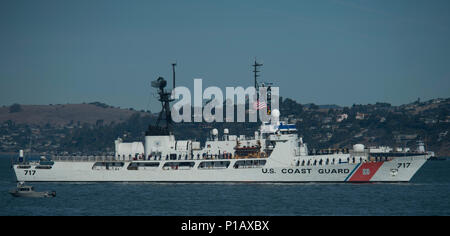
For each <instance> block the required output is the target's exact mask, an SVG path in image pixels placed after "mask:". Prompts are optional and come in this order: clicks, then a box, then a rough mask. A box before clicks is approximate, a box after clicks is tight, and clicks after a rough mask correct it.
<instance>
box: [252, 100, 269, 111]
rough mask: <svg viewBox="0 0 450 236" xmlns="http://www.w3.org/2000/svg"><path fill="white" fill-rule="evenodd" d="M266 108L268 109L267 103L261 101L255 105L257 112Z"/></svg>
mask: <svg viewBox="0 0 450 236" xmlns="http://www.w3.org/2000/svg"><path fill="white" fill-rule="evenodd" d="M265 107H267V104H266V102H265V101H261V100H260V101H257V102H255V103H253V109H255V110H259V109H263V108H265Z"/></svg>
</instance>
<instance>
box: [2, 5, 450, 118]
mask: <svg viewBox="0 0 450 236" xmlns="http://www.w3.org/2000/svg"><path fill="white" fill-rule="evenodd" d="M448 12H450V1H448V0H395V1H392V0H311V1H306V0H295V1H263V0H255V1H245V0H240V1H234V0H227V1H218V0H209V1H195V0H192V1H175V0H164V1H156V0H145V1H133V0H129V1H124V0H104V1H103V0H95V1H94V0H87V1H86V0H76V1H69V0H55V1H48V0H40V1H31V0H27V1H24V0H2V1H0V105H6V106H8V105H11V104H13V103H20V104H66V103H82V102H94V101H99V102H104V103H107V104H109V105H112V106H119V107H122V108H135V109H145V110H147V109H149V110H152V111H155V112H156V111H158V110H159V109H160V108H159V104H158V102H157V99H156V97H155V95H156V94H155V90H154V89H152V88H151V87H150V82H151V81H152V80H155V79H156V78H157V77H159V76H162V77H164V78H166V79H167V80H169V81H170V82H169V86H171V80H172V68H171V63H173V62H176V63H177V64H178V66H177V85H178V86H186V87H188V88H191V89H193V79H194V78H202V79H203V87H204V88H205V87H208V86H218V87H220V88H225V87H227V86H230V87H237V86H243V87H248V86H251V85H252V84H253V73H252V67H251V65H252V63H253V62H254V60H255V58H256V59H257V60H258V62H260V63H262V64H264V65H263V67H262V68H261V78H260V81H265V82H273V83H274V84H275V85H276V86H278V87H280V95H281V96H282V97H289V98H292V99H294V100H296V101H298V102H300V103H315V104H337V105H341V106H349V105H352V104H368V103H371V104H373V103H376V102H389V103H391V104H393V105H400V104H404V103H409V102H413V101H415V100H417V99H418V98H420V99H421V100H428V99H432V98H438V97H445V98H446V97H450V96H449V95H450V92H449V91H450V43H449V42H450V14H448ZM223 91H225V89H224V90H223Z"/></svg>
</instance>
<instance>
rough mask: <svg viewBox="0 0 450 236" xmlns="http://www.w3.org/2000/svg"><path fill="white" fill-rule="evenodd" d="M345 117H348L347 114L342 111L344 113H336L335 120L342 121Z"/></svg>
mask: <svg viewBox="0 0 450 236" xmlns="http://www.w3.org/2000/svg"><path fill="white" fill-rule="evenodd" d="M346 119H348V115H347V114H345V113H344V114H340V115H338V117H337V119H336V121H337V122H342V121H343V120H346Z"/></svg>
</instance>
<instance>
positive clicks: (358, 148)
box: [353, 143, 364, 152]
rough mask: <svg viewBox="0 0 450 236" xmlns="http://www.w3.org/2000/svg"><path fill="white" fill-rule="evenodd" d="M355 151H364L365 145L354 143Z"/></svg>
mask: <svg viewBox="0 0 450 236" xmlns="http://www.w3.org/2000/svg"><path fill="white" fill-rule="evenodd" d="M353 151H355V152H364V145H363V144H360V143H358V144H355V145H353Z"/></svg>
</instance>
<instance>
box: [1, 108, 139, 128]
mask: <svg viewBox="0 0 450 236" xmlns="http://www.w3.org/2000/svg"><path fill="white" fill-rule="evenodd" d="M16 106H17V104H16ZM135 113H137V111H134V110H129V109H120V108H115V107H111V106H108V105H106V104H103V103H99V102H94V103H89V104H63V105H62V104H57V105H19V107H18V108H17V109H16V110H14V109H13V110H11V107H6V106H4V107H0V123H3V122H5V121H8V120H10V121H12V122H14V123H16V124H28V125H41V126H42V125H47V124H48V125H50V126H66V125H72V124H84V123H88V124H96V123H97V122H103V123H104V124H110V123H111V122H114V123H120V122H124V121H125V120H127V119H128V118H130V117H131V115H133V114H135ZM139 113H143V112H139Z"/></svg>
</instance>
